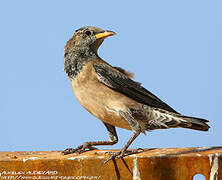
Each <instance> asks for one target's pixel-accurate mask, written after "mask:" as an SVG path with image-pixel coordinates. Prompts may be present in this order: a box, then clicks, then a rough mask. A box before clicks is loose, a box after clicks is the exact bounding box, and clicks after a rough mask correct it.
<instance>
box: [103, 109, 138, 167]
mask: <svg viewBox="0 0 222 180" xmlns="http://www.w3.org/2000/svg"><path fill="white" fill-rule="evenodd" d="M120 115H121V116H123V117H124V118H125V119H126V120H127V121H128V123H129V125H130V126H131V128H132V130H133V132H134V134H133V136H132V137H131V138H130V139H129V141H128V142H127V143H126V144H125V146H123V148H122V149H121V150H120V151H119V152H117V153H114V154H113V155H112V156H110V157H109V158H108V159H107V160H105V161H104V164H105V163H107V162H108V161H109V160H111V159H114V158H116V157H117V158H122V157H123V156H126V155H129V154H133V153H137V152H138V151H139V149H138V150H136V151H135V150H134V151H127V148H128V147H129V146H130V144H132V142H133V141H134V140H135V139H136V138H137V136H139V135H140V133H141V129H140V125H139V123H138V122H137V121H136V120H135V119H134V118H133V116H132V114H131V112H129V111H127V112H123V111H121V112H120Z"/></svg>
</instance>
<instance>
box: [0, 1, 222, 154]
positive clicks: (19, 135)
mask: <svg viewBox="0 0 222 180" xmlns="http://www.w3.org/2000/svg"><path fill="white" fill-rule="evenodd" d="M221 7H222V2H221V1H214V0H213V1H205V0H201V1H200V0H197V1H193V0H186V1H176V0H175V1H172V0H170V1H145V0H144V1H131V2H129V1H111V2H110V3H109V2H108V1H107V2H106V3H105V1H71V0H70V1H69V0H66V1H58V0H57V1H55V0H54V1H52V0H49V1H43V0H39V1H28V0H27V1H25V0H20V1H4V2H3V1H2V2H1V5H0V17H1V29H0V32H1V33H0V39H1V41H0V49H1V54H0V59H1V61H0V63H1V64H0V72H1V76H0V81H1V89H0V90H1V93H0V96H1V97H0V98H1V101H0V119H1V131H0V136H1V141H0V147H1V148H0V150H1V151H18V150H19V151H21V150H63V149H65V148H67V147H76V146H78V145H80V144H81V143H82V142H85V141H92V140H105V139H107V138H108V135H107V133H106V130H105V128H104V127H103V124H102V123H101V122H100V121H99V120H98V119H96V118H95V117H93V116H92V115H91V114H89V113H88V112H87V111H86V110H85V109H84V108H83V107H81V106H80V105H79V103H78V102H77V100H76V99H75V97H74V95H73V92H72V90H71V86H70V84H69V81H68V79H67V77H66V75H65V73H64V72H63V63H64V59H63V54H64V45H65V43H66V41H67V40H68V39H69V38H70V37H71V36H72V34H73V32H74V31H75V30H76V29H78V28H80V27H82V26H86V25H92V26H98V27H100V28H103V29H108V30H112V31H115V32H116V33H117V35H116V36H113V37H109V38H107V39H106V40H105V41H104V43H103V45H102V46H101V48H100V49H99V55H100V56H101V57H102V58H103V59H104V60H106V61H108V62H109V63H110V64H112V65H115V66H121V67H123V68H125V69H127V70H129V71H131V72H134V73H135V75H136V77H135V80H136V81H140V82H142V84H143V86H144V87H146V88H147V89H149V90H150V91H151V92H153V93H154V94H156V95H157V96H158V97H160V98H161V99H162V100H163V101H165V102H167V103H168V104H169V105H171V106H172V107H173V108H174V109H175V110H177V111H179V112H181V113H182V114H185V115H191V116H197V117H202V118H205V119H208V120H210V126H211V129H210V131H209V132H199V131H193V130H189V129H170V130H155V131H152V132H147V135H146V136H145V135H143V134H141V135H140V137H138V139H136V141H135V142H134V143H133V144H132V146H131V148H138V147H143V148H165V147H190V146H218V145H221V127H222V120H221V117H220V116H221V115H220V113H221V107H222V103H221V100H222V95H221V92H222V83H221V77H222V73H221V67H222V63H221V60H222V33H221V32H222V21H221V19H222V11H221ZM117 133H118V135H119V143H118V144H117V145H115V146H109V147H101V148H102V149H108V148H109V149H112V148H121V147H122V146H123V145H124V144H125V143H126V141H127V140H128V139H129V138H130V136H131V135H132V132H131V131H127V130H123V129H119V128H118V129H117Z"/></svg>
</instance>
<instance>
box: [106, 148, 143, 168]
mask: <svg viewBox="0 0 222 180" xmlns="http://www.w3.org/2000/svg"><path fill="white" fill-rule="evenodd" d="M143 151H145V150H144V149H142V148H138V149H136V150H126V151H125V152H124V151H123V152H122V151H119V152H106V153H108V154H112V155H111V156H110V157H109V158H108V159H106V160H105V161H104V162H103V164H106V163H107V162H108V161H110V160H111V159H120V158H123V157H125V156H128V155H132V154H136V153H139V152H143Z"/></svg>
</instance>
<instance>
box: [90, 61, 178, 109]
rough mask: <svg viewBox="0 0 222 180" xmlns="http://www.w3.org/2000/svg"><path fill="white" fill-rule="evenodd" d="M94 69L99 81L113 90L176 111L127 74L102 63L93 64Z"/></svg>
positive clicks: (142, 101)
mask: <svg viewBox="0 0 222 180" xmlns="http://www.w3.org/2000/svg"><path fill="white" fill-rule="evenodd" d="M94 69H95V72H96V73H97V74H98V76H99V79H100V81H101V82H102V83H103V84H105V85H106V86H108V87H110V88H112V89H114V90H115V91H118V92H120V93H122V94H124V95H126V96H128V97H130V98H132V99H134V100H135V101H137V102H139V103H141V104H146V105H148V106H151V107H155V108H161V109H164V110H167V111H169V112H173V113H177V112H176V111H175V110H174V109H173V108H171V107H170V106H169V105H167V104H166V103H164V102H163V101H161V100H160V99H159V98H158V97H156V96H155V95H153V94H152V93H151V92H149V91H148V90H146V89H145V88H144V87H142V86H141V85H140V84H139V83H138V82H135V81H133V80H132V79H130V78H129V77H127V75H126V74H124V73H122V72H121V71H118V70H117V69H114V68H112V67H110V66H108V65H106V64H102V63H96V64H94Z"/></svg>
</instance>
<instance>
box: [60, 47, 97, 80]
mask: <svg viewBox="0 0 222 180" xmlns="http://www.w3.org/2000/svg"><path fill="white" fill-rule="evenodd" d="M96 56H98V55H97V53H95V52H94V51H93V50H91V49H86V48H85V49H80V48H78V49H75V50H73V51H66V52H65V56H64V58H65V63H64V71H65V73H66V74H67V76H68V77H69V78H75V77H76V76H77V75H78V74H79V72H80V71H81V69H82V68H83V67H84V65H85V64H86V63H87V62H89V61H90V60H92V59H94V58H95V57H96Z"/></svg>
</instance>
